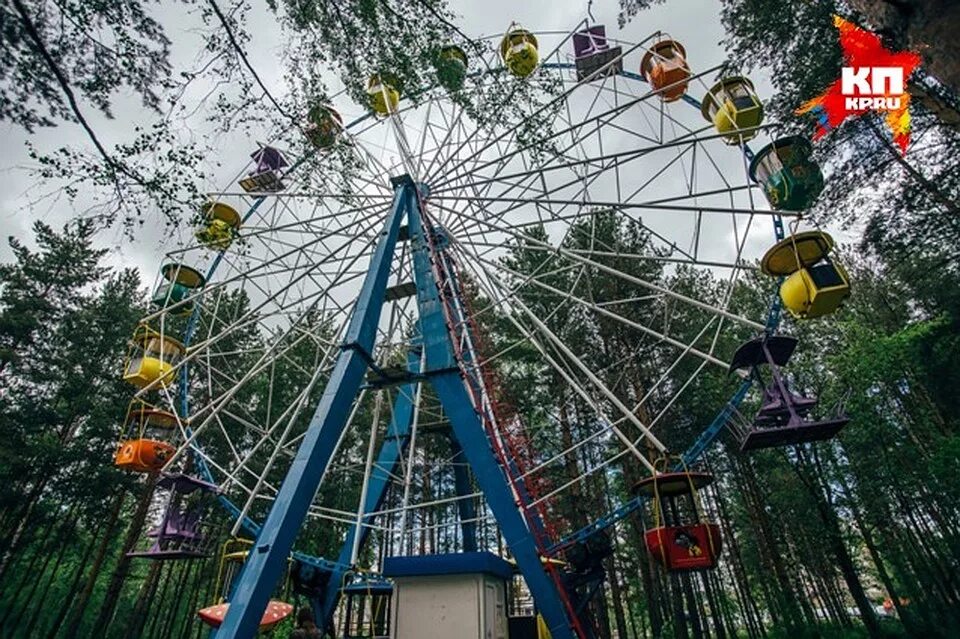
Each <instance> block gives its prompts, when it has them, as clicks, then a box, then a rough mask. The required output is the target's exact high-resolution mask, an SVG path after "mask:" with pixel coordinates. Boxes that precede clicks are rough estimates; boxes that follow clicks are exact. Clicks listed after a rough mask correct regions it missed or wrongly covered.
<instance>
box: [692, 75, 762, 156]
mask: <svg viewBox="0 0 960 639" xmlns="http://www.w3.org/2000/svg"><path fill="white" fill-rule="evenodd" d="M700 112H701V113H703V117H704V118H706V120H707V121H708V122H712V123H713V126H714V127H715V128H716V129H717V132H718V133H720V134H722V135H723V136H724V137H723V140H724V142H726V143H727V144H739V143H740V142H741V141H746V140H750V139H752V138H754V137H756V135H757V129H756V128H755V127H758V126H760V123H761V122H763V104H762V103H761V102H760V98H758V97H757V94H756V92H754V90H753V83H752V82H750V80H748V79H747V78H744V77H741V76H733V77H729V78H724V79H722V80H720V81H719V82H717V83H716V84H715V85H713V88H711V89H710V90H709V91H708V92H707V94H706V95H705V96H704V97H703V104H702V106H701V108H700ZM743 129H748V130H746V131H744V130H743Z"/></svg>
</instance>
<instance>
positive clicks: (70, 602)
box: [47, 493, 123, 639]
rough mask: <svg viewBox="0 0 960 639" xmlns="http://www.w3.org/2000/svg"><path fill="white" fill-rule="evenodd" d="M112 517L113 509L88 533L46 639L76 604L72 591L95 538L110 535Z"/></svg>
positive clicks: (88, 556)
mask: <svg viewBox="0 0 960 639" xmlns="http://www.w3.org/2000/svg"><path fill="white" fill-rule="evenodd" d="M120 495H121V496H122V495H123V493H120ZM120 498H122V497H118V499H120ZM115 501H116V500H115ZM113 517H114V514H113V511H111V518H108V519H107V521H106V522H102V521H101V522H99V524H98V525H97V527H96V528H95V529H94V530H93V533H92V534H91V535H90V543H88V544H87V545H86V548H85V549H84V551H83V555H82V556H81V558H80V561H78V562H77V567H76V569H75V570H74V572H73V578H72V579H71V580H70V584H69V585H68V586H67V589H66V594H65V596H64V598H63V602H62V603H61V604H60V607H59V610H58V611H57V616H56V617H54V619H53V624H52V625H51V626H50V629H49V631H48V633H47V639H54V638H55V637H56V636H57V634H58V633H59V631H60V629H61V626H62V625H63V620H64V619H66V617H67V614H69V612H70V608H71V607H72V606H74V605H75V604H76V602H77V600H76V598H75V597H74V596H73V593H75V592H76V591H77V587H78V586H79V585H80V581H81V580H82V579H83V573H84V571H85V570H86V568H87V564H88V563H89V562H90V556H91V555H92V554H93V550H94V548H96V547H97V538H98V537H99V535H100V532H101V531H103V532H104V538H105V539H106V538H109V537H110V532H111V530H112V525H111V523H110V522H111V520H112V518H113Z"/></svg>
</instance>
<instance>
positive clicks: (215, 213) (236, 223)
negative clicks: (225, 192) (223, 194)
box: [193, 201, 242, 251]
mask: <svg viewBox="0 0 960 639" xmlns="http://www.w3.org/2000/svg"><path fill="white" fill-rule="evenodd" d="M200 215H201V219H200V224H199V226H197V229H196V230H195V231H194V233H193V235H194V237H196V238H197V241H198V242H200V243H201V244H203V245H204V246H205V247H207V248H208V249H212V250H214V251H226V250H227V249H228V248H230V245H231V244H233V241H234V240H235V239H236V238H237V236H238V235H239V234H240V225H241V224H242V219H241V217H240V213H238V212H237V210H236V209H235V208H233V207H232V206H230V205H229V204H224V203H223V202H217V201H210V202H205V203H204V204H203V206H201V207H200Z"/></svg>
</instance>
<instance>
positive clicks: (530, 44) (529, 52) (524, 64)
mask: <svg viewBox="0 0 960 639" xmlns="http://www.w3.org/2000/svg"><path fill="white" fill-rule="evenodd" d="M538 46H539V45H538V43H537V36H535V35H533V34H532V33H530V32H529V31H527V30H526V29H524V28H523V27H521V26H520V25H519V24H517V23H516V22H514V23H512V24H511V25H510V28H508V29H507V32H506V33H505V34H504V35H503V40H501V41H500V58H501V59H502V60H503V64H504V65H505V66H506V67H507V69H508V70H509V71H510V73H512V74H513V75H515V76H517V77H518V78H525V77H527V76H528V75H530V74H531V73H533V70H534V69H536V68H537V64H538V63H539V62H540V51H539V49H538Z"/></svg>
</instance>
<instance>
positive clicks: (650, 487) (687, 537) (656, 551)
mask: <svg viewBox="0 0 960 639" xmlns="http://www.w3.org/2000/svg"><path fill="white" fill-rule="evenodd" d="M711 483H713V475H711V474H709V473H705V472H693V471H686V470H684V471H679V472H664V473H656V474H654V475H652V476H650V477H647V478H646V479H642V480H640V481H639V482H637V484H636V485H635V486H634V487H633V490H634V492H635V493H636V494H638V495H642V496H644V497H647V498H648V499H649V504H650V506H649V509H650V511H651V515H652V520H653V526H652V527H650V528H646V532H645V533H644V539H645V542H646V545H647V551H648V552H649V553H650V555H651V556H653V558H654V559H655V560H656V561H657V562H658V563H659V564H660V565H661V566H663V569H664V570H666V571H667V572H685V571H694V570H709V569H712V568H716V566H717V561H718V560H719V559H720V550H721V538H720V527H719V526H718V525H717V524H715V523H713V522H710V521H708V520H707V515H706V512H705V511H704V508H703V504H702V502H701V501H700V496H699V494H698V491H700V490H701V489H703V488H705V487H706V486H709V485H710V484H711Z"/></svg>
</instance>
